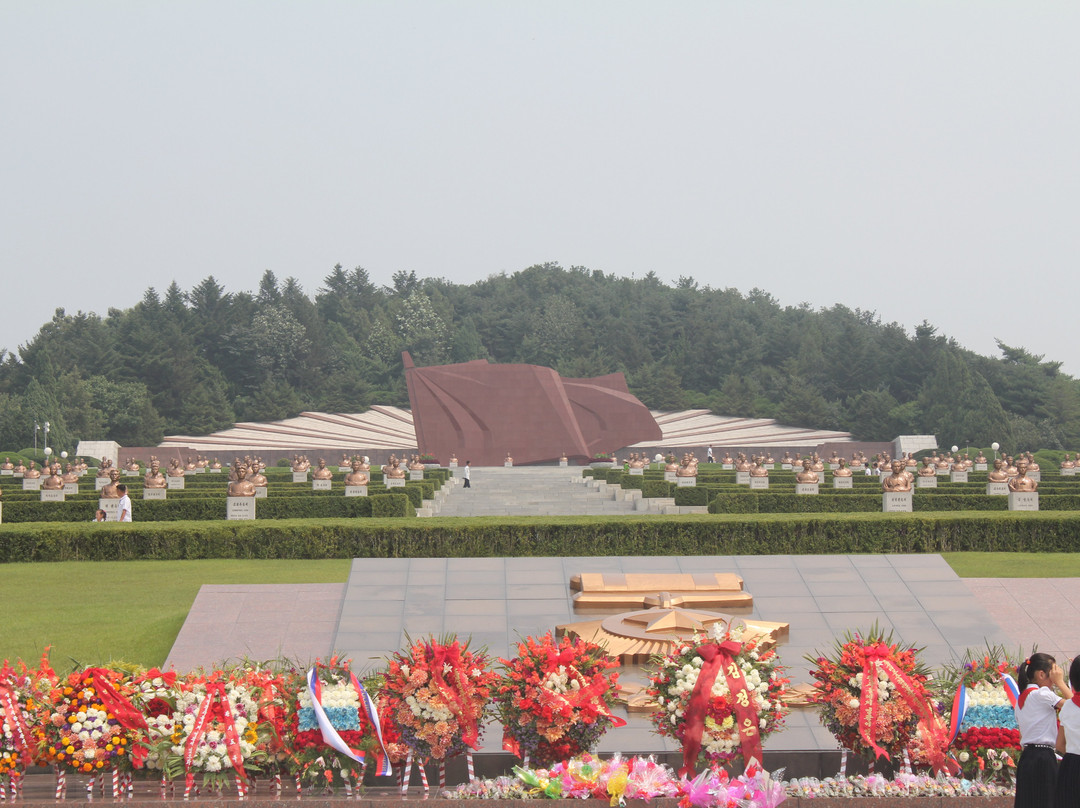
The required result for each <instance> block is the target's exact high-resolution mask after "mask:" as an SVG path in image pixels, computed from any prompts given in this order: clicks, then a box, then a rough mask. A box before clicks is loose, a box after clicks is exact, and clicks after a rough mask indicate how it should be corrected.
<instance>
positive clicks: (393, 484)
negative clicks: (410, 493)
mask: <svg viewBox="0 0 1080 808" xmlns="http://www.w3.org/2000/svg"><path fill="white" fill-rule="evenodd" d="M383 485H385V486H386V487H387V488H404V487H405V478H404V477H384V478H383Z"/></svg>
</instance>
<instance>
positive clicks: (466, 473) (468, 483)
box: [461, 460, 472, 488]
mask: <svg viewBox="0 0 1080 808" xmlns="http://www.w3.org/2000/svg"><path fill="white" fill-rule="evenodd" d="M471 462H472V461H471V460H466V461H465V471H464V472H463V473H462V475H461V476H462V477H464V478H465V488H472V482H471V478H470V477H469V474H470V473H471V469H470V468H469V464H470V463H471Z"/></svg>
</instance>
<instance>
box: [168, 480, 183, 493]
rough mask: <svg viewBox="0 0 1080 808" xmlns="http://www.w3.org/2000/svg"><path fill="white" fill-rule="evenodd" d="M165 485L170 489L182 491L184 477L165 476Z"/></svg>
mask: <svg viewBox="0 0 1080 808" xmlns="http://www.w3.org/2000/svg"><path fill="white" fill-rule="evenodd" d="M165 480H166V485H167V486H168V487H169V490H170V491H183V490H184V478H183V477H166V478H165Z"/></svg>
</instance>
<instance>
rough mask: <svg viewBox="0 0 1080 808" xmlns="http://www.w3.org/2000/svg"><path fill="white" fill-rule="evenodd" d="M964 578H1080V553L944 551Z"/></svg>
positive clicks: (951, 564)
mask: <svg viewBox="0 0 1080 808" xmlns="http://www.w3.org/2000/svg"><path fill="white" fill-rule="evenodd" d="M941 557H942V558H944V559H945V560H946V561H947V562H948V563H949V566H950V567H952V568H953V569H954V570H956V574H957V575H959V576H960V577H961V578H1080V553H942V554H941Z"/></svg>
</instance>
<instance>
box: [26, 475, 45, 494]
mask: <svg viewBox="0 0 1080 808" xmlns="http://www.w3.org/2000/svg"><path fill="white" fill-rule="evenodd" d="M22 490H23V491H40V490H41V478H40V477H23V481H22Z"/></svg>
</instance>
